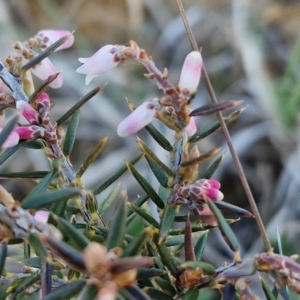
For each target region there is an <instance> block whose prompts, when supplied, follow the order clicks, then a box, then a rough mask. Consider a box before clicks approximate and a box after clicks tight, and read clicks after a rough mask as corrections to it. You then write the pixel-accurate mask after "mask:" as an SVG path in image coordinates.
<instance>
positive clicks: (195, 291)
mask: <svg viewBox="0 0 300 300" xmlns="http://www.w3.org/2000/svg"><path fill="white" fill-rule="evenodd" d="M198 295H199V288H198V287H191V288H189V289H188V290H187V291H186V292H185V293H184V296H183V298H182V300H191V299H195V300H196V299H198Z"/></svg>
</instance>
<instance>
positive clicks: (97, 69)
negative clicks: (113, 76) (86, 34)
mask: <svg viewBox="0 0 300 300" xmlns="http://www.w3.org/2000/svg"><path fill="white" fill-rule="evenodd" d="M123 48H125V47H124V46H114V45H105V46H103V47H102V48H100V49H99V50H98V51H97V52H96V53H95V54H94V55H93V56H91V57H89V58H78V60H79V61H80V62H81V63H83V65H82V66H80V67H79V68H78V69H77V70H76V72H77V73H80V74H86V80H85V83H86V85H88V84H89V83H90V82H91V81H92V80H93V79H94V78H95V77H97V76H98V75H100V74H104V73H106V72H108V71H110V70H111V69H113V68H115V67H116V66H117V65H118V64H119V63H120V61H121V58H120V55H121V54H120V52H121V50H122V49H123Z"/></svg>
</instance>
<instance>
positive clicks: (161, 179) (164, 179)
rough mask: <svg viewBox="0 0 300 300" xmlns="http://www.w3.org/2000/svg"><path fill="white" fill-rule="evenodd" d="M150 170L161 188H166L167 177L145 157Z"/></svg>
mask: <svg viewBox="0 0 300 300" xmlns="http://www.w3.org/2000/svg"><path fill="white" fill-rule="evenodd" d="M145 158H146V160H147V162H148V164H149V167H150V169H151V170H152V172H153V174H154V176H155V177H156V179H157V181H158V182H159V183H160V184H161V185H162V186H163V187H167V186H168V176H167V175H166V174H165V173H164V172H163V171H162V170H161V168H160V167H159V166H158V165H157V164H155V163H154V162H153V161H152V160H150V159H149V158H148V157H147V156H146V157H145Z"/></svg>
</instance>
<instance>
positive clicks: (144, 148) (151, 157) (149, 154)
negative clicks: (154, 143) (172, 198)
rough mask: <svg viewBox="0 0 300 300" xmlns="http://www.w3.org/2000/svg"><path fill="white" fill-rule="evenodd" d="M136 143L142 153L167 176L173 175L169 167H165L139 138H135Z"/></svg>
mask: <svg viewBox="0 0 300 300" xmlns="http://www.w3.org/2000/svg"><path fill="white" fill-rule="evenodd" d="M137 144H138V146H139V147H140V149H141V151H142V153H144V155H145V156H146V157H147V158H148V159H149V160H151V161H152V162H154V163H155V164H156V165H157V166H158V167H159V168H160V169H162V170H163V171H164V172H165V173H166V174H167V175H168V176H169V177H174V173H173V172H172V171H171V169H170V168H169V167H167V166H166V165H165V164H164V163H163V162H162V161H161V160H160V159H159V158H158V157H157V156H156V155H155V154H154V153H153V151H152V150H151V149H150V148H149V147H148V146H147V145H146V144H145V143H144V142H143V141H142V140H141V139H139V138H138V139H137Z"/></svg>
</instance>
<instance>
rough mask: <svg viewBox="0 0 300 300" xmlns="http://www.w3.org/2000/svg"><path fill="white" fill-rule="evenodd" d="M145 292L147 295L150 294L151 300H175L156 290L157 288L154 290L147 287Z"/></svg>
mask: <svg viewBox="0 0 300 300" xmlns="http://www.w3.org/2000/svg"><path fill="white" fill-rule="evenodd" d="M144 291H145V293H146V294H148V295H149V296H150V297H151V299H157V300H158V299H159V300H173V299H174V298H173V297H171V296H168V295H167V294H165V293H164V292H162V291H160V290H158V289H156V288H152V287H145V288H144Z"/></svg>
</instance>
